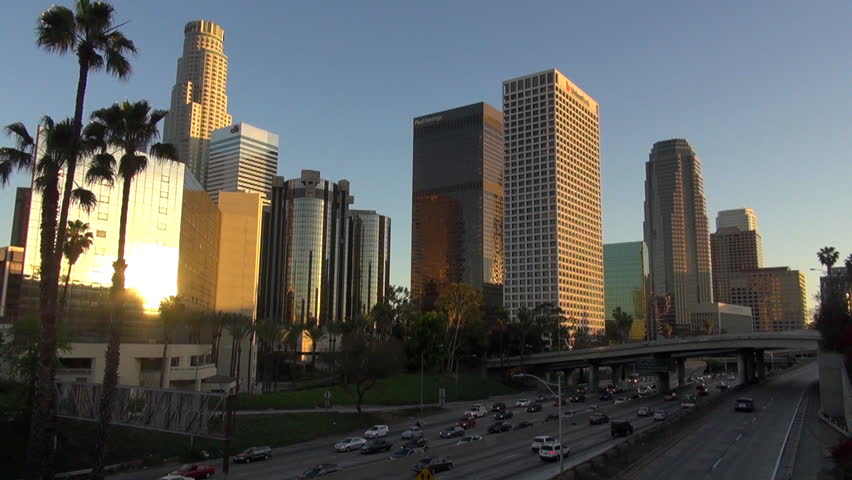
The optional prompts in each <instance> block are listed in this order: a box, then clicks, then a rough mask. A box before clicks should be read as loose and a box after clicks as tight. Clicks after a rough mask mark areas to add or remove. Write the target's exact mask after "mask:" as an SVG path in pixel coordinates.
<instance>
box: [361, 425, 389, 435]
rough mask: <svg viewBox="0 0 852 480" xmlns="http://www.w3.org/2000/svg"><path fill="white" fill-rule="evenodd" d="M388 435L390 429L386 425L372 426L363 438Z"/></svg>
mask: <svg viewBox="0 0 852 480" xmlns="http://www.w3.org/2000/svg"><path fill="white" fill-rule="evenodd" d="M389 433H390V428H388V426H387V425H373V426H372V427H370V428H369V429H367V431H366V432H364V438H379V437H386V436H388V434H389Z"/></svg>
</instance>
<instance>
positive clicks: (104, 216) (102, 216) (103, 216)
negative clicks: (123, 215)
mask: <svg viewBox="0 0 852 480" xmlns="http://www.w3.org/2000/svg"><path fill="white" fill-rule="evenodd" d="M98 220H109V214H108V213H106V212H98Z"/></svg>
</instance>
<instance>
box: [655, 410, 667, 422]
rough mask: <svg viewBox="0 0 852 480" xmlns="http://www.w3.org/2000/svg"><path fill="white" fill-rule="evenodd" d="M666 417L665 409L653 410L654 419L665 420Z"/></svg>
mask: <svg viewBox="0 0 852 480" xmlns="http://www.w3.org/2000/svg"><path fill="white" fill-rule="evenodd" d="M665 419H666V411H665V410H654V421H659V420H665Z"/></svg>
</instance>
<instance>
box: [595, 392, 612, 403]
mask: <svg viewBox="0 0 852 480" xmlns="http://www.w3.org/2000/svg"><path fill="white" fill-rule="evenodd" d="M598 399H599V400H600V401H602V402H608V401H610V400H612V393H610V392H603V393H601V396H600V397H599V398H598Z"/></svg>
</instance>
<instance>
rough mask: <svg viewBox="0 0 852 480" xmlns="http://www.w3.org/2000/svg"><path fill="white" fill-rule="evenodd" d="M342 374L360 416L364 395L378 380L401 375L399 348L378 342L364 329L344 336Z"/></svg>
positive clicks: (396, 342) (398, 346) (355, 329)
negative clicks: (352, 394) (353, 391)
mask: <svg viewBox="0 0 852 480" xmlns="http://www.w3.org/2000/svg"><path fill="white" fill-rule="evenodd" d="M341 357H342V361H341V373H342V374H343V380H344V382H345V384H346V386H347V387H349V388H354V390H355V408H356V409H357V410H358V413H362V411H361V405H362V403H363V401H364V395H365V394H366V393H367V392H368V391H369V390H370V389H372V388H373V387H374V386H375V385H376V382H378V381H379V379H381V378H384V377H387V376H389V375H392V374H394V373H397V372H399V371H400V366H401V365H402V363H403V360H404V359H403V355H402V348H401V347H400V344H399V342H398V341H396V340H393V339H391V340H379V339H377V338H376V337H375V336H373V335H371V334H370V333H369V332H368V331H366V330H365V329H363V328H353V329H351V330H349V331H348V332H347V333H345V334H344V335H343V347H342V349H341Z"/></svg>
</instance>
